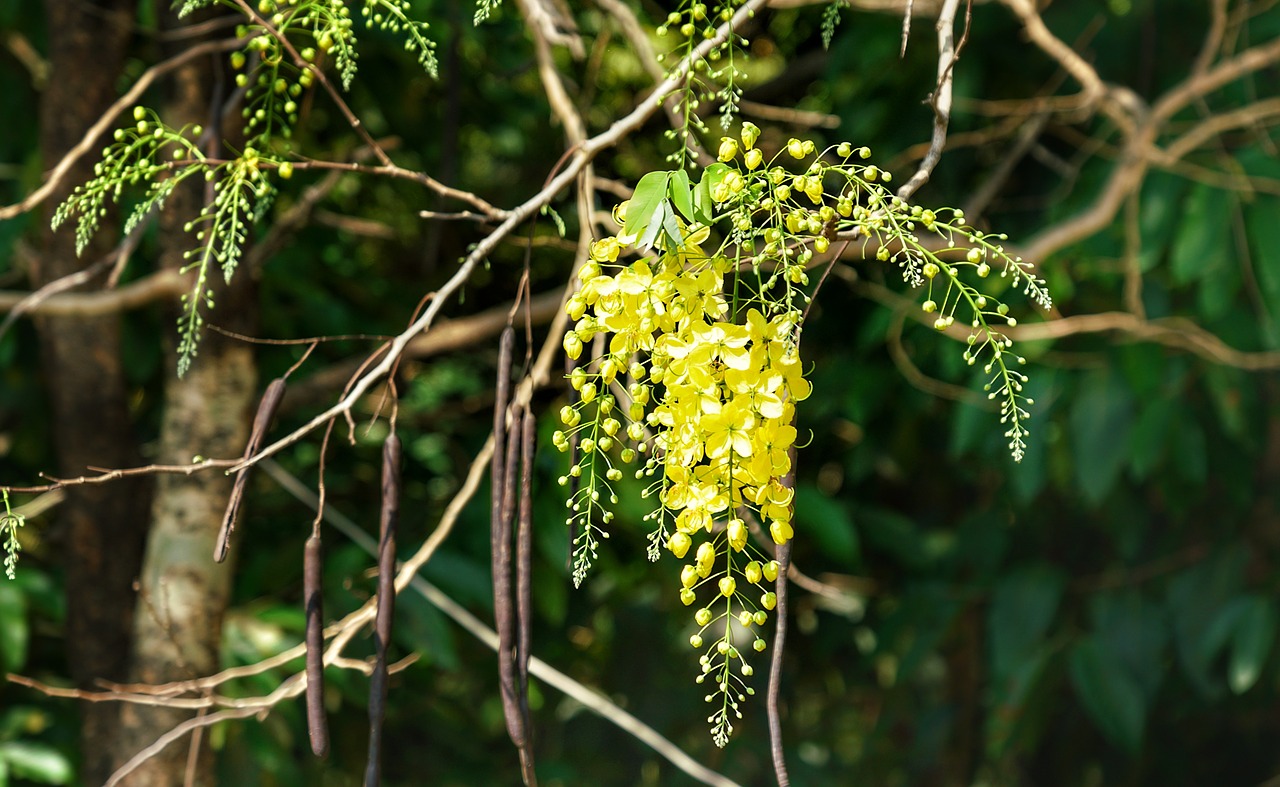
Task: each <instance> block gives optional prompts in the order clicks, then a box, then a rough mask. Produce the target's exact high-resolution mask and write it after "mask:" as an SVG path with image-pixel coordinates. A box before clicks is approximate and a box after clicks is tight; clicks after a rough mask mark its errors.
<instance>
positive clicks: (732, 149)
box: [716, 137, 738, 162]
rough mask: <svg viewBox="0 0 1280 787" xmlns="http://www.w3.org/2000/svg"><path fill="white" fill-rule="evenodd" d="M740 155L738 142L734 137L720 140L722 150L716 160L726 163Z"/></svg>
mask: <svg viewBox="0 0 1280 787" xmlns="http://www.w3.org/2000/svg"><path fill="white" fill-rule="evenodd" d="M737 155H738V140H736V139H734V138H733V137H721V138H720V150H719V151H718V152H717V154H716V158H718V159H720V160H721V161H724V162H729V161H733V160H734V158H735V157H737Z"/></svg>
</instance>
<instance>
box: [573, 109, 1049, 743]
mask: <svg viewBox="0 0 1280 787" xmlns="http://www.w3.org/2000/svg"><path fill="white" fill-rule="evenodd" d="M759 135H760V131H759V129H758V128H756V127H755V126H753V125H751V124H750V123H747V124H744V127H743V129H742V132H741V134H740V135H739V137H738V138H736V139H734V138H726V139H725V140H724V141H723V142H722V144H721V145H720V148H719V151H718V152H719V159H720V161H719V162H718V163H716V164H713V165H711V166H709V167H708V168H707V169H706V170H705V171H704V173H703V176H702V178H701V180H700V181H699V182H698V183H696V184H695V183H692V182H691V181H690V179H689V177H688V174H687V173H686V172H684V171H682V170H677V171H675V172H658V173H651V174H649V175H647V176H645V177H644V178H643V179H642V180H641V181H640V183H639V184H638V185H637V188H636V191H635V194H634V196H633V197H632V198H631V199H630V200H629V201H628V202H626V203H623V204H622V205H621V206H619V209H617V210H615V212H614V215H615V218H616V219H617V220H618V222H619V223H620V224H621V225H622V226H621V228H620V231H619V232H618V233H617V234H616V235H614V236H611V237H608V238H603V239H600V240H598V241H596V242H595V243H594V244H592V247H591V255H590V256H591V259H590V261H589V262H588V263H587V264H585V265H584V266H583V267H582V269H581V271H580V272H579V274H578V279H579V288H578V291H577V292H576V293H575V294H574V295H573V296H572V297H571V298H570V299H569V301H568V304H567V307H566V308H567V311H568V314H569V316H570V317H571V318H572V319H573V320H574V321H575V324H574V326H573V328H572V329H571V330H570V331H568V332H567V333H566V334H565V337H564V349H565V352H566V353H567V354H568V356H569V357H570V358H572V359H575V360H577V361H579V364H578V365H577V366H576V368H574V369H573V371H572V373H571V374H570V375H569V382H570V384H571V385H572V386H573V388H574V389H575V390H576V391H577V396H576V397H575V400H576V401H575V404H573V405H571V406H566V407H564V408H563V409H562V410H561V413H560V416H561V422H562V424H563V429H562V430H560V431H557V432H556V433H555V435H554V437H553V441H554V443H555V445H556V446H557V447H558V448H559V449H560V450H562V451H566V452H568V451H570V449H571V446H572V445H573V444H574V443H575V442H576V444H577V445H578V447H579V449H580V451H579V453H578V454H577V455H578V456H580V460H579V461H577V462H576V463H575V464H573V465H572V466H571V467H570V468H569V472H568V474H567V475H566V476H565V477H562V478H561V483H562V484H563V485H566V486H569V485H570V479H576V481H575V482H574V483H573V484H572V488H573V490H574V491H573V492H572V493H571V495H570V498H569V500H568V501H567V506H568V508H569V516H568V520H567V522H568V523H569V524H570V525H571V526H572V527H573V532H575V533H577V535H576V537H575V540H574V543H573V554H574V558H573V578H574V583H575V584H579V583H581V582H582V580H583V578H584V577H585V576H586V573H587V571H588V570H589V568H590V566H591V563H592V561H593V560H594V559H595V558H596V556H597V550H598V548H599V544H600V540H601V539H603V538H607V537H608V531H607V526H608V525H609V524H610V522H611V521H612V520H613V517H614V514H613V510H612V509H613V506H614V505H616V504H617V502H618V497H617V493H616V491H615V487H616V486H617V485H619V484H620V483H621V482H622V481H623V479H624V474H623V466H630V467H631V468H632V469H631V471H630V474H631V475H633V476H634V477H635V478H636V479H640V480H642V481H647V482H648V483H647V486H645V487H644V488H643V489H642V491H641V494H642V496H643V497H644V498H645V499H647V500H650V501H652V504H653V508H652V510H651V511H650V512H649V513H648V514H647V515H646V516H645V519H646V520H648V521H650V522H652V523H653V526H654V529H653V530H652V532H651V533H650V534H649V558H650V559H651V560H656V559H657V558H658V557H659V556H660V554H661V552H662V550H663V549H664V548H665V549H666V550H667V551H669V552H670V553H671V554H672V555H674V556H675V557H676V559H678V560H681V561H684V564H683V566H682V568H681V571H680V590H679V594H680V599H681V601H682V602H683V603H684V604H685V605H687V606H691V607H692V606H696V607H697V609H696V611H695V613H694V616H693V622H694V624H695V625H696V631H695V632H694V633H693V634H691V635H690V637H689V643H690V645H692V646H693V647H694V648H695V649H697V650H699V651H700V656H699V663H700V667H701V671H700V674H699V675H698V677H697V680H698V682H699V683H704V682H706V681H707V679H708V677H709V678H710V679H711V681H712V682H713V683H714V689H713V690H712V691H711V692H710V693H709V694H708V695H707V697H706V699H707V701H708V702H709V703H712V704H713V706H714V707H715V710H714V712H713V713H712V715H711V716H710V717H709V719H708V721H709V723H710V724H711V728H712V734H713V738H714V740H715V742H716V743H717V744H718V745H721V746H723V745H724V744H725V743H726V742H727V741H728V739H729V736H730V735H731V734H732V731H733V723H732V722H733V720H734V719H737V718H741V712H740V703H742V702H743V701H744V700H745V698H746V696H748V695H750V694H753V693H754V692H753V690H752V688H751V687H750V686H749V685H748V679H749V678H750V677H751V676H752V674H753V672H754V669H753V667H752V665H751V664H750V662H749V658H748V657H749V655H750V654H752V653H753V652H760V651H763V650H765V649H766V641H765V639H764V638H763V636H761V631H762V629H761V627H762V626H763V625H764V624H765V623H766V622H767V621H768V612H769V611H770V610H772V609H773V608H774V606H775V604H776V603H777V598H776V596H775V595H774V593H773V591H771V590H770V589H769V586H768V585H767V584H766V583H771V582H773V581H775V580H776V579H777V574H778V564H777V563H776V562H775V561H773V560H772V558H771V557H770V555H769V554H768V553H767V552H765V551H762V550H761V549H760V548H758V547H757V546H756V545H755V544H753V543H752V538H751V532H752V525H753V524H757V523H758V525H759V527H758V528H757V529H756V533H757V534H758V535H759V537H760V538H762V539H764V540H766V541H772V542H773V543H774V544H785V543H786V542H787V541H789V540H790V539H791V538H792V537H793V535H794V533H795V527H794V523H793V510H794V505H793V503H794V491H793V489H792V487H791V485H790V484H789V483H788V482H787V480H786V479H787V477H788V475H789V473H790V471H791V449H792V448H793V447H794V446H795V443H796V439H797V430H796V426H795V410H796V405H797V403H798V402H801V401H803V400H804V399H806V398H807V397H808V396H809V393H810V390H811V387H810V385H809V383H808V381H806V380H805V378H804V373H803V365H802V363H801V359H800V336H801V329H802V319H803V311H802V307H803V306H804V305H805V304H806V303H807V302H808V297H809V296H808V295H807V294H806V292H805V291H804V287H805V285H807V284H808V281H809V279H808V269H809V267H810V266H811V265H813V264H814V257H815V255H820V254H824V253H826V252H828V250H829V248H830V245H831V241H832V239H833V238H836V237H838V236H841V235H842V234H843V235H844V236H845V237H849V238H852V239H856V240H857V241H858V242H861V243H863V244H864V250H866V251H870V249H868V248H867V247H868V246H870V244H872V243H874V244H876V246H875V250H874V251H873V252H871V253H870V254H869V256H872V257H875V258H877V259H880V260H886V261H893V262H896V263H897V264H898V265H899V266H900V267H901V268H902V270H903V275H904V278H905V279H906V280H907V282H908V283H910V284H913V285H916V286H920V285H925V284H927V285H928V287H929V290H928V300H926V301H925V304H924V308H925V310H926V311H930V310H932V311H935V312H938V313H939V314H940V315H942V316H943V317H944V318H945V325H943V326H941V327H942V328H946V327H947V326H949V325H950V324H951V321H952V320H953V315H954V314H955V312H956V311H957V310H959V309H962V308H967V309H968V310H969V312H970V315H969V322H970V324H971V326H972V334H971V337H970V340H969V344H968V349H967V350H966V351H965V359H966V360H967V361H968V362H969V363H971V364H972V363H974V362H975V361H976V360H977V359H978V358H979V357H982V358H983V359H984V361H985V363H984V368H985V369H986V370H987V373H988V374H990V375H992V383H993V384H995V385H998V388H997V390H996V392H995V393H993V394H992V396H993V398H994V397H995V396H1002V397H1003V401H1002V407H1003V416H1004V419H1005V421H1006V423H1008V424H1010V429H1009V431H1008V432H1007V433H1006V434H1007V436H1009V437H1010V447H1011V449H1012V450H1013V453H1014V456H1015V458H1018V457H1020V455H1021V450H1022V444H1023V438H1024V436H1025V434H1026V431H1025V428H1024V426H1023V421H1024V420H1025V419H1026V417H1027V411H1026V410H1025V409H1024V408H1023V405H1024V404H1030V400H1029V399H1026V398H1025V397H1024V396H1023V395H1022V383H1023V381H1024V380H1025V377H1024V376H1023V375H1022V374H1021V373H1020V372H1017V371H1015V370H1014V369H1012V368H1011V367H1010V366H1009V365H1008V363H1007V361H1009V360H1010V359H1012V358H1014V357H1015V356H1012V355H1011V354H1010V353H1009V352H1008V351H1009V348H1010V346H1011V342H1009V340H1008V338H1007V337H1006V336H1005V335H1004V334H1002V333H1001V332H1000V331H999V330H998V329H997V328H996V327H993V323H999V324H1005V323H1008V324H1012V320H1011V319H1010V318H1008V317H1007V311H1008V309H1007V307H1006V306H1005V305H1004V304H1003V303H1001V302H999V301H998V300H996V299H995V298H994V297H993V296H990V295H984V294H982V293H980V292H979V291H978V290H977V289H976V288H974V287H973V286H972V285H970V284H968V283H966V282H965V281H964V279H963V278H962V277H961V275H960V274H961V272H962V271H964V270H966V269H968V270H970V271H971V272H972V273H973V274H975V275H976V276H977V278H979V279H982V278H985V277H986V276H987V275H988V274H989V273H990V272H991V270H992V265H993V264H997V265H1000V266H1001V276H1003V277H1006V278H1009V279H1011V280H1012V282H1013V284H1015V285H1018V284H1022V285H1023V286H1024V289H1025V290H1026V291H1027V293H1028V294H1029V295H1031V296H1032V297H1033V298H1034V299H1036V300H1037V301H1039V302H1040V303H1041V304H1042V305H1045V306H1047V305H1048V296H1047V293H1045V291H1044V288H1043V282H1042V281H1040V280H1039V279H1036V278H1034V276H1032V274H1031V272H1030V266H1029V265H1028V264H1026V263H1024V262H1022V260H1021V259H1019V258H1011V257H1009V256H1008V255H1006V254H1005V253H1004V250H1003V248H1002V247H1000V246H998V245H995V244H993V243H992V242H991V238H989V237H988V236H985V235H983V234H981V233H979V232H978V231H977V230H974V229H972V228H970V227H966V226H965V225H964V224H963V216H962V214H961V213H960V212H959V211H950V210H948V211H946V212H945V213H935V212H933V211H927V210H922V209H920V208H918V207H913V206H909V205H907V204H906V203H904V202H903V201H902V200H899V199H898V198H896V197H894V196H893V195H892V194H891V193H890V192H889V191H888V190H887V189H886V188H885V187H884V186H883V185H882V184H883V183H884V182H885V181H888V180H889V179H890V178H889V175H888V174H887V173H884V172H881V171H880V170H878V169H877V168H876V167H874V166H872V165H863V164H862V163H861V161H862V160H865V159H866V158H867V156H868V155H869V151H867V150H866V149H865V148H857V149H855V148H853V147H852V146H850V145H848V144H843V145H840V146H838V147H833V148H829V149H827V150H825V151H818V150H817V149H816V147H815V146H814V144H813V143H812V142H811V141H804V140H797V139H793V140H791V141H790V142H789V143H788V144H786V145H785V146H784V147H782V149H781V150H780V151H779V152H778V154H777V155H775V156H773V158H772V159H771V160H768V161H766V159H765V156H764V153H763V152H762V151H761V150H760V149H759V148H757V147H756V142H757V140H758V139H759ZM785 163H799V172H794V171H791V170H789V169H787V168H786V167H785V166H784V164H785ZM921 230H923V231H925V232H930V233H933V234H935V235H937V236H939V237H941V238H942V239H943V240H944V241H945V243H944V245H946V244H950V245H951V247H952V248H949V249H946V250H945V251H942V252H939V251H936V250H934V251H931V250H928V249H926V247H925V246H924V245H923V244H922V243H921V242H920V239H919V237H918V236H917V234H916V233H917V232H918V231H921ZM713 232H714V233H717V234H718V235H717V236H716V237H713ZM713 244H714V248H712V246H713ZM936 245H937V244H934V247H935V249H936ZM638 252H639V254H638ZM950 252H959V253H958V254H951V253H950ZM935 280H936V281H937V282H938V283H945V291H944V292H943V294H942V295H941V296H940V297H941V298H942V301H941V304H940V305H939V303H937V302H935V301H934V300H933V298H934V287H935ZM587 347H593V348H596V349H595V350H594V351H593V353H592V355H591V356H589V357H587V358H585V359H584V358H583V357H582V356H583V353H584V351H585V349H586V348H587ZM1017 360H1018V362H1021V359H1017ZM991 387H992V386H991V385H989V386H988V388H991Z"/></svg>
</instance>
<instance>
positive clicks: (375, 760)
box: [364, 432, 401, 787]
mask: <svg viewBox="0 0 1280 787" xmlns="http://www.w3.org/2000/svg"><path fill="white" fill-rule="evenodd" d="M400 454H401V451H400V438H399V437H397V436H396V433H395V432H392V433H391V434H390V435H388V436H387V441H386V442H385V443H383V445H382V518H381V526H380V528H379V536H378V611H377V617H376V618H375V619H374V621H375V622H374V629H373V647H374V653H375V660H374V664H373V674H372V675H371V676H370V680H369V761H368V764H367V765H366V766H365V772H364V784H365V787H377V785H379V784H381V782H382V726H383V721H384V719H385V718H386V709H387V653H388V651H389V650H390V648H391V625H392V619H393V618H394V617H395V607H396V525H397V523H398V522H399V519H400Z"/></svg>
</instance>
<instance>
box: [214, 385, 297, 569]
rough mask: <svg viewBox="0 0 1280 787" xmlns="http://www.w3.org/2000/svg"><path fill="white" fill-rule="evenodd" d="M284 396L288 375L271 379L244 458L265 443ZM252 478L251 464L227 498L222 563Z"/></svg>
mask: <svg viewBox="0 0 1280 787" xmlns="http://www.w3.org/2000/svg"><path fill="white" fill-rule="evenodd" d="M283 399H284V378H283V377H278V378H276V379H274V380H272V381H271V384H270V385H268V386H267V390H266V391H265V392H263V394H262V400H261V401H260V402H258V412H257V414H256V415H254V417H253V429H252V431H250V433H249V442H248V443H247V444H246V445H245V447H244V458H245V459H248V458H249V457H251V456H253V455H254V454H255V453H257V451H258V448H259V447H261V446H262V439H263V438H264V437H265V436H266V434H267V429H269V428H271V419H272V418H274V417H275V414H276V410H277V409H279V408H280V402H281V401H282V400H283ZM248 482H249V468H248V467H246V468H244V469H243V470H241V471H240V472H238V473H236V480H235V483H234V484H233V485H232V487H231V497H229V498H228V499H227V511H226V513H224V514H223V515H222V527H221V528H220V529H219V530H218V540H217V541H215V542H214V545H213V559H214V560H216V561H218V562H219V563H221V562H222V561H224V560H226V559H227V552H228V550H229V549H230V547H231V534H232V532H234V531H235V529H236V520H237V519H238V518H239V516H240V502H241V501H242V500H243V499H244V488H245V486H246V485H247V484H248Z"/></svg>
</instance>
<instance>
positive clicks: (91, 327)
mask: <svg viewBox="0 0 1280 787" xmlns="http://www.w3.org/2000/svg"><path fill="white" fill-rule="evenodd" d="M45 10H46V13H47V17H48V23H49V24H48V36H49V39H48V40H49V66H50V78H49V81H48V85H47V87H46V88H45V91H44V95H43V97H42V100H41V105H40V124H41V131H40V133H41V151H42V154H43V156H44V162H45V165H46V167H47V168H52V167H53V166H54V165H55V164H56V163H57V162H58V161H59V160H60V159H61V158H62V156H63V154H64V153H65V152H66V151H67V150H68V149H70V148H71V147H72V146H73V145H74V144H76V143H77V142H79V141H80V138H81V137H82V136H83V135H84V133H85V131H86V129H88V128H89V126H90V125H92V124H93V122H94V121H96V120H97V119H98V118H99V117H100V116H101V114H102V112H103V110H105V109H106V108H107V107H108V106H109V105H110V103H111V102H112V101H113V100H114V99H115V97H116V79H117V76H118V75H119V74H120V73H121V69H122V67H123V61H124V56H125V52H126V48H127V47H128V44H129V40H130V37H131V29H132V22H133V19H134V13H135V11H136V4H135V3H133V2H131V0H97V2H86V0H46V3H45ZM15 120H16V119H15ZM92 174H93V161H92V160H91V159H89V160H86V161H83V162H82V163H81V164H79V165H78V166H76V167H75V168H73V169H72V171H71V172H70V173H69V177H68V178H67V180H66V182H65V184H64V186H63V187H62V188H61V189H59V191H58V192H57V193H55V194H54V195H53V198H52V199H51V200H49V201H48V202H47V203H46V205H47V207H46V211H45V217H44V218H45V222H44V226H45V227H47V226H48V217H49V214H51V212H52V210H53V208H54V207H55V206H56V205H57V204H58V203H59V202H60V201H61V200H62V199H63V198H65V197H66V196H67V194H68V193H69V191H70V189H71V187H72V186H74V185H75V184H76V183H82V182H84V181H85V180H87V179H88V178H90V177H92ZM116 237H118V234H117V231H116V229H115V226H114V222H113V221H112V217H108V219H107V220H106V221H104V226H103V230H102V232H101V233H100V234H99V240H98V241H96V242H95V243H93V244H92V245H91V246H90V247H89V248H88V249H86V251H85V253H84V256H83V258H78V257H77V256H76V254H75V233H74V231H73V230H72V229H70V228H65V229H64V230H63V231H61V232H58V233H56V234H55V233H51V232H49V231H48V230H45V231H44V236H43V238H42V239H41V241H42V242H41V251H40V253H39V254H37V255H34V257H35V259H34V260H33V262H32V270H31V279H32V283H33V284H34V285H35V286H37V287H38V286H42V285H44V284H47V283H48V282H50V281H53V280H55V279H58V278H61V277H63V276H66V275H68V274H70V273H74V272H76V271H78V270H80V269H82V268H83V267H85V265H86V264H87V263H89V262H91V261H95V260H98V259H101V258H102V257H103V256H104V255H105V254H107V253H108V252H109V251H110V249H111V248H112V247H113V245H114V243H115V239H116ZM101 286H102V280H101V279H98V280H97V281H94V282H91V283H88V284H86V285H84V286H83V287H81V288H80V289H81V290H82V291H83V290H92V289H98V288H100V287H101ZM35 323H36V329H37V331H38V332H39V337H40V351H41V363H42V366H43V371H44V375H45V379H46V384H47V387H48V392H49V400H48V401H49V413H50V416H51V418H52V424H51V432H52V436H53V440H54V445H55V447H56V451H57V455H58V467H59V471H60V472H61V473H62V474H63V475H81V474H84V473H87V472H89V471H88V469H87V468H88V467H90V466H98V467H101V466H106V467H127V466H131V465H137V464H140V463H141V462H142V458H141V456H140V455H139V452H138V448H137V442H136V440H135V437H134V434H133V426H132V422H131V418H130V412H129V404H128V402H129V391H128V386H127V384H126V381H125V377H124V370H123V366H122V361H121V355H120V323H119V319H118V318H117V317H114V316H107V317H69V316H60V317H41V318H37V319H36V321H35ZM148 493H149V484H148V483H147V482H146V481H145V480H132V481H122V482H119V483H116V484H111V485H104V486H97V487H72V488H69V489H68V490H67V496H66V500H65V502H64V503H63V504H62V506H61V507H60V511H59V521H58V526H57V531H56V532H57V533H58V539H57V541H58V543H59V548H60V554H61V555H62V557H63V560H64V568H65V570H66V593H67V638H66V642H67V662H68V667H69V670H70V673H71V676H72V678H73V679H74V680H75V681H76V682H77V683H78V684H80V685H81V686H84V687H90V686H92V684H93V681H95V680H96V679H101V678H107V679H114V680H123V679H125V678H127V677H128V660H129V653H130V648H129V642H130V635H131V632H132V617H133V607H134V591H133V581H134V578H135V577H136V576H137V571H138V566H139V562H140V559H141V555H142V543H143V538H144V536H145V533H146V526H147V507H148ZM81 717H82V727H81V735H80V750H81V755H82V760H81V778H82V780H83V782H84V783H85V784H101V783H102V782H103V780H104V779H105V778H106V777H107V775H108V774H109V773H110V772H111V765H112V759H113V758H114V756H115V755H116V754H117V753H118V745H117V744H118V737H117V732H118V730H119V710H118V708H116V707H115V706H113V705H111V704H109V703H98V704H85V705H82V706H81Z"/></svg>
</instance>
